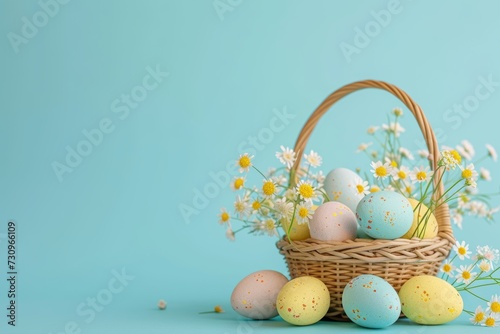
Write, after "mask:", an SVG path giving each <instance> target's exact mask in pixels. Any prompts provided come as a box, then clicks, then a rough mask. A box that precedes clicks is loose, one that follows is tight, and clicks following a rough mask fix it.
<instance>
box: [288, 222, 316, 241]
mask: <svg viewBox="0 0 500 334" xmlns="http://www.w3.org/2000/svg"><path fill="white" fill-rule="evenodd" d="M281 227H282V228H283V231H284V232H285V233H287V232H288V237H289V238H290V240H292V241H298V240H305V239H308V238H310V237H311V234H310V232H309V225H307V224H299V223H297V221H296V220H295V221H294V222H293V225H292V228H290V220H286V219H281Z"/></svg>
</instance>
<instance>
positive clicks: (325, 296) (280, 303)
mask: <svg viewBox="0 0 500 334" xmlns="http://www.w3.org/2000/svg"><path fill="white" fill-rule="evenodd" d="M276 307H277V309H278V313H279V315H280V316H281V317H282V318H283V320H285V321H286V322H288V323H290V324H292V325H298V326H305V325H311V324H314V323H316V322H318V321H320V320H321V319H322V318H323V317H324V316H325V315H326V313H327V312H328V308H329V307H330V292H329V291H328V288H327V287H326V285H325V283H323V282H322V281H321V280H319V279H317V278H315V277H310V276H303V277H298V278H295V279H293V280H291V281H290V282H288V283H287V284H285V286H284V287H283V288H282V289H281V291H280V292H279V294H278V298H277V299H276Z"/></svg>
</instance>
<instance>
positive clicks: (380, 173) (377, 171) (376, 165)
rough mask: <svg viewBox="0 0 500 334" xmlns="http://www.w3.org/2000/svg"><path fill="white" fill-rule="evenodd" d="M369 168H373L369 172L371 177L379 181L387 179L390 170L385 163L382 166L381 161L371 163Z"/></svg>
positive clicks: (388, 165)
mask: <svg viewBox="0 0 500 334" xmlns="http://www.w3.org/2000/svg"><path fill="white" fill-rule="evenodd" d="M370 166H371V167H372V168H373V169H371V170H370V172H372V173H373V176H374V177H375V178H380V179H385V178H386V177H388V176H389V174H390V172H391V169H392V168H391V166H390V164H389V163H387V162H386V163H384V164H383V163H382V161H377V162H373V161H372V163H371V164H370Z"/></svg>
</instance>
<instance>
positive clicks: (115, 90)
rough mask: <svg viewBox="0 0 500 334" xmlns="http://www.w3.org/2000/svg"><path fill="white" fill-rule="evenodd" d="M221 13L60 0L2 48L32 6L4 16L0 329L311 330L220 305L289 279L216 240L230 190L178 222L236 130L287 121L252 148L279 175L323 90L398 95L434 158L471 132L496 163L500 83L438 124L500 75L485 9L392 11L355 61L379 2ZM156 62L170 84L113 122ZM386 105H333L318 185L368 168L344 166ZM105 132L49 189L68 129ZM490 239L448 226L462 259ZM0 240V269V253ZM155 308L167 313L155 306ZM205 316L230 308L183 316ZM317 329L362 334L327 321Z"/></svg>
mask: <svg viewBox="0 0 500 334" xmlns="http://www.w3.org/2000/svg"><path fill="white" fill-rule="evenodd" d="M42 2H43V0H42ZM220 2H221V3H223V4H226V6H229V8H230V9H231V10H228V11H226V12H224V13H222V14H221V15H220V16H219V15H218V13H217V10H216V9H215V8H214V1H213V0H203V1H193V0H191V1H180V0H179V1H159V0H157V1H141V2H139V1H134V2H132V1H118V0H115V1H95V0H94V1H70V2H69V3H68V4H65V5H60V8H59V12H58V13H56V14H55V15H54V17H51V18H50V19H49V20H48V22H47V23H46V25H44V26H43V27H41V28H39V31H38V32H37V34H36V35H35V36H34V37H32V38H30V39H28V40H27V43H26V44H21V45H19V50H18V51H19V52H17V53H16V52H15V51H14V48H13V47H12V46H11V43H10V42H9V39H8V34H9V33H11V32H13V33H16V34H21V28H22V26H23V21H22V18H23V17H27V18H28V19H29V20H32V17H33V15H34V14H36V13H37V12H39V11H40V10H41V7H40V4H39V3H38V2H37V1H12V0H2V1H1V2H0V35H1V36H3V37H2V42H1V43H0V54H1V62H0V64H1V69H2V70H1V76H0V85H1V86H0V92H1V93H0V94H1V95H0V96H1V112H0V152H1V156H2V159H1V174H0V175H1V176H0V222H1V225H0V226H1V231H0V233H5V231H6V223H7V221H8V220H9V219H13V220H15V221H16V222H17V224H18V271H19V278H18V279H19V280H18V291H19V298H18V307H19V309H18V319H17V320H18V323H17V324H18V326H17V327H16V328H14V329H13V328H11V327H7V326H6V318H5V315H4V313H5V310H4V305H5V303H6V301H7V300H6V290H5V281H4V276H2V277H1V280H0V282H2V283H1V284H0V303H1V309H2V310H3V311H0V316H1V317H0V319H2V320H1V321H0V331H1V332H2V333H44V334H45V333H60V332H63V331H64V327H65V326H66V325H67V324H68V323H69V322H71V321H74V322H76V323H77V324H78V325H79V326H80V329H81V330H82V333H193V332H197V333H252V332H255V333H264V332H268V333H271V332H272V333H283V332H285V331H287V332H289V331H294V332H299V331H302V332H303V331H306V330H309V329H306V328H294V327H291V326H289V325H287V324H286V323H284V322H283V321H281V320H280V319H279V318H277V319H275V320H273V321H269V322H264V323H255V322H247V321H244V320H242V318H240V317H238V316H237V314H236V313H234V312H233V311H232V310H231V307H230V304H229V296H230V294H231V292H232V289H233V287H234V286H235V285H236V283H237V282H238V281H239V280H240V279H241V278H242V277H244V276H246V275H247V274H249V273H251V272H253V271H256V270H260V269H275V270H279V271H281V272H284V273H286V268H285V265H284V261H283V259H282V258H281V256H280V255H279V254H278V252H277V250H276V248H275V246H274V242H275V240H274V239H272V238H269V237H253V236H250V235H246V234H238V235H237V241H236V242H229V241H228V240H226V239H225V236H224V228H223V227H222V226H219V225H218V223H217V214H218V213H219V209H220V207H227V208H230V207H231V206H232V201H233V199H234V197H233V196H234V194H233V193H232V192H231V190H230V189H229V188H225V189H219V188H216V189H215V190H213V191H214V192H216V193H217V195H216V196H212V197H213V198H209V199H208V200H207V202H208V203H206V207H204V208H203V209H201V210H198V212H197V213H196V214H193V215H191V216H190V217H189V219H185V218H183V216H182V215H181V211H180V208H181V207H182V205H185V206H193V199H194V197H195V193H196V191H202V192H203V191H204V190H203V189H204V188H205V187H206V186H207V184H209V183H210V182H212V178H211V177H210V173H211V172H213V173H218V172H221V171H224V170H225V169H226V165H227V164H228V162H231V161H233V160H234V159H235V158H236V157H237V156H238V154H239V153H240V149H245V148H246V149H248V147H249V146H248V137H249V136H256V135H258V134H259V133H260V132H261V131H262V129H263V128H265V127H269V124H270V121H271V119H272V118H273V116H274V115H275V114H274V113H273V110H275V109H277V110H281V111H282V110H284V108H286V110H287V112H288V113H290V114H292V115H293V116H294V118H293V119H291V120H290V121H289V124H288V125H287V126H286V127H285V128H284V130H283V131H280V132H276V133H274V134H273V138H272V140H270V142H269V143H267V144H265V145H263V147H260V148H261V150H259V151H258V152H257V154H256V157H255V160H254V163H255V164H256V165H258V166H259V167H261V168H262V169H266V168H267V167H268V166H272V165H276V163H277V161H276V160H275V158H274V153H275V152H276V150H278V148H279V146H280V145H286V146H293V144H294V141H295V139H296V136H297V135H298V133H299V131H300V128H301V126H302V125H303V123H304V122H305V121H306V119H307V117H308V116H309V114H310V113H311V112H312V111H313V110H314V109H315V107H316V106H317V105H318V104H319V103H320V102H321V101H322V100H323V99H324V98H325V97H326V96H327V95H328V94H329V93H331V92H332V91H333V90H335V89H337V88H339V87H340V86H342V85H344V84H346V83H349V82H352V81H356V80H361V79H378V80H384V81H387V82H391V83H394V84H396V85H398V86H399V87H401V88H403V89H404V90H406V91H407V92H408V93H409V94H410V95H411V96H412V97H413V98H414V99H415V100H416V101H417V102H418V103H419V104H420V105H421V106H422V108H423V109H424V111H425V112H426V115H427V117H428V118H429V120H430V122H431V123H432V125H433V127H434V129H435V130H436V131H437V129H439V139H440V141H441V144H447V145H455V144H456V143H458V142H459V141H460V140H462V139H465V138H467V139H469V140H470V141H471V142H472V143H474V144H475V145H476V150H477V151H478V156H481V155H483V154H484V153H485V152H486V151H485V149H484V144H485V143H490V144H492V145H494V146H496V147H497V149H500V137H499V136H498V116H497V114H498V106H499V104H500V89H499V88H500V87H498V86H497V87H495V91H494V92H492V93H491V94H490V96H489V98H487V99H485V100H482V101H480V104H479V106H478V107H477V108H475V109H474V111H473V112H471V113H470V115H469V116H468V117H465V116H457V115H458V114H449V113H447V110H448V109H449V108H452V106H453V105H454V104H459V103H463V101H464V99H466V98H467V97H468V96H470V95H474V93H475V88H476V86H478V85H479V84H480V81H479V79H478V78H479V77H483V78H488V76H492V78H493V81H495V82H498V81H500V57H499V54H500V49H499V45H498V43H497V42H498V36H499V33H500V23H499V21H498V12H499V10H500V5H499V4H498V2H495V1H481V2H479V3H477V2H475V1H461V2H460V3H457V2H456V1H439V2H436V1H406V0H401V4H400V9H401V10H400V12H399V13H398V14H393V15H392V16H391V19H390V22H388V23H387V24H386V26H385V27H383V28H381V30H380V32H379V33H378V34H374V36H373V37H371V38H370V42H369V44H368V45H367V46H366V47H363V48H360V50H359V53H357V54H353V55H352V57H351V59H350V60H351V61H350V62H349V61H348V59H347V58H346V57H344V55H343V53H342V51H341V48H340V44H341V43H342V42H345V43H349V44H353V43H354V42H353V40H354V38H355V35H356V32H355V29H356V28H359V29H364V28H365V25H366V24H369V23H370V22H371V21H374V18H373V16H372V14H371V12H372V11H375V12H379V11H380V10H385V9H387V8H388V3H389V1H387V0H383V1H352V2H345V1H283V0H281V1H263V0H259V1H245V0H243V1H237V0H233V1H228V0H221V1H220ZM231 3H232V5H231ZM157 65H158V66H159V69H160V70H161V71H164V72H169V76H168V77H166V78H163V81H162V82H161V83H159V84H158V87H157V88H156V89H153V90H151V91H149V92H148V93H147V97H146V98H145V99H144V100H143V101H142V102H140V103H139V105H138V106H137V107H136V108H135V109H131V110H130V114H129V115H128V116H127V117H126V118H125V119H123V120H122V119H120V118H119V116H124V114H122V112H123V111H122V112H120V113H114V112H113V110H112V103H113V101H114V100H115V99H119V98H120V96H121V95H122V94H130V92H131V91H132V90H133V89H134V88H135V87H137V86H138V85H142V81H143V78H144V77H145V76H146V75H147V74H148V72H147V70H146V68H147V67H148V66H149V67H151V68H153V69H154V68H155V67H156V66H157ZM151 82H152V81H151ZM137 92H138V91H137ZM401 105H402V104H401V103H399V102H398V101H397V100H396V99H395V98H393V97H392V96H390V95H389V94H387V93H384V92H382V91H364V92H359V93H356V95H353V96H350V97H348V98H346V99H345V100H343V101H342V102H340V103H339V104H338V105H336V106H335V107H334V108H333V109H332V110H331V112H330V113H329V114H328V115H326V116H325V117H324V119H322V120H321V123H320V125H319V126H318V128H317V129H316V131H315V132H314V134H313V137H312V139H311V142H310V145H309V147H310V148H313V149H315V150H316V151H318V152H320V153H321V154H322V155H323V157H324V165H323V170H324V171H325V173H326V172H328V170H330V169H332V168H335V167H338V166H346V167H350V168H355V167H358V166H366V164H367V163H368V160H367V159H366V158H365V157H364V156H361V155H355V154H354V151H355V149H356V147H357V145H358V144H359V143H360V142H362V141H368V140H369V138H368V137H365V135H364V133H365V129H366V128H367V127H368V126H369V125H373V124H380V123H382V122H385V117H386V116H385V115H386V113H387V112H388V111H390V110H391V109H392V108H393V107H395V106H401ZM121 106H122V107H123V104H122V105H121ZM115 107H116V106H115ZM450 117H453V118H450ZM103 119H110V121H111V122H112V125H113V126H114V128H113V131H112V132H111V133H109V134H106V135H105V136H104V138H103V140H102V143H100V144H99V145H98V146H95V147H93V149H92V153H91V154H89V155H88V156H87V157H85V158H84V159H83V161H82V162H81V164H79V165H78V166H77V167H76V168H74V170H73V171H72V173H66V174H64V175H63V179H62V182H59V180H58V178H57V176H56V174H55V173H54V171H53V168H52V164H53V162H54V161H58V162H61V163H64V159H65V157H66V147H67V146H70V147H72V148H73V149H76V146H77V144H78V143H79V142H80V141H82V140H83V139H85V137H84V135H83V134H82V131H84V130H89V131H90V130H91V129H94V128H97V127H98V126H99V122H101V120H103ZM403 122H404V123H403V126H404V127H405V128H406V129H407V131H406V133H405V134H404V138H407V145H406V146H408V147H409V148H411V149H416V148H418V145H417V144H416V142H415V139H418V141H420V138H421V137H420V134H419V132H418V129H417V127H416V123H415V122H414V121H413V120H412V118H411V117H410V115H409V113H406V116H405V118H404V120H403ZM245 142H246V143H245ZM484 166H485V167H487V168H489V169H491V170H492V172H493V178H494V182H493V183H491V184H489V185H485V186H482V187H481V190H482V191H483V192H493V191H497V190H498V180H499V178H500V174H498V165H494V164H493V163H492V162H491V161H490V160H488V161H485V163H484ZM494 169H496V170H494ZM253 180H254V181H255V182H257V181H258V182H260V180H259V178H257V177H255V178H254V179H253ZM496 201H497V203H498V198H497V199H496ZM499 233H500V225H499V224H487V223H485V222H483V221H479V220H473V219H467V220H466V221H465V222H464V230H463V231H460V230H458V229H457V230H456V236H457V238H458V239H460V240H462V239H464V238H466V239H467V240H468V241H469V242H470V243H471V244H472V245H473V246H474V248H475V246H476V245H478V244H489V245H490V246H496V247H497V248H498V247H500V243H499V242H498V237H497V236H498V235H499ZM0 242H1V244H2V245H1V249H2V251H1V253H0V254H1V255H0V265H1V269H0V273H1V274H2V275H4V273H5V268H6V264H5V247H6V244H5V239H0ZM122 268H125V270H126V272H127V273H128V274H129V275H131V276H133V277H134V279H133V280H131V281H130V282H128V285H127V286H126V287H125V288H124V290H123V291H122V292H121V293H117V294H115V295H113V297H112V298H113V299H112V301H110V303H109V304H108V305H106V306H105V307H104V308H103V309H102V310H101V311H100V312H97V313H96V315H95V319H93V320H92V321H90V322H89V323H87V322H86V320H87V319H88V318H87V317H83V316H81V315H79V314H77V311H76V309H77V307H78V306H79V305H80V304H81V303H84V302H85V301H86V300H87V298H92V297H96V295H98V293H99V292H100V291H102V289H106V288H107V287H108V282H110V280H111V279H112V277H113V270H117V271H121V270H122ZM491 292H492V293H493V292H494V291H493V290H492V291H491ZM496 292H497V293H498V289H497V290H496ZM161 298H163V299H165V300H166V301H167V302H168V309H167V311H164V312H161V311H158V310H157V309H156V303H157V302H158V300H159V299H161ZM217 304H220V305H222V306H223V308H224V309H225V310H226V313H224V314H208V315H199V314H198V312H201V311H206V310H210V309H212V308H213V306H214V305H217ZM469 305H471V304H469ZM469 308H471V309H472V308H475V301H473V302H472V306H470V307H469ZM467 319H468V317H467V316H463V317H462V318H460V319H459V320H457V321H455V322H453V323H452V324H449V325H446V326H444V327H428V328H427V327H420V326H416V325H412V324H409V323H407V322H401V323H399V324H397V325H395V326H392V327H391V328H389V329H387V330H385V332H387V333H423V332H425V333H437V332H439V333H464V332H466V331H467V332H468V333H476V332H480V331H482V330H483V329H481V328H478V327H472V326H470V325H469V324H468V320H467ZM465 326H467V327H465ZM312 329H314V330H315V332H318V333H319V332H325V333H326V332H331V331H332V330H336V329H342V331H343V332H344V331H345V332H347V331H351V330H352V332H355V331H356V332H361V331H363V329H361V328H358V327H356V326H354V325H352V324H336V323H322V324H318V325H316V326H315V327H314V328H312Z"/></svg>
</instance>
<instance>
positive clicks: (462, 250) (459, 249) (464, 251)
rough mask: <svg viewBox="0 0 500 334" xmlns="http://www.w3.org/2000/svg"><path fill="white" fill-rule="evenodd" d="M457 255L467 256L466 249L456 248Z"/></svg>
mask: <svg viewBox="0 0 500 334" xmlns="http://www.w3.org/2000/svg"><path fill="white" fill-rule="evenodd" d="M458 254H460V255H466V254H467V249H465V247H459V248H458Z"/></svg>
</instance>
